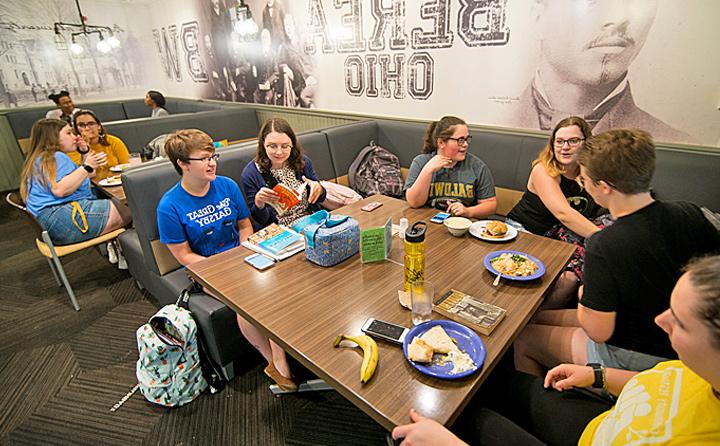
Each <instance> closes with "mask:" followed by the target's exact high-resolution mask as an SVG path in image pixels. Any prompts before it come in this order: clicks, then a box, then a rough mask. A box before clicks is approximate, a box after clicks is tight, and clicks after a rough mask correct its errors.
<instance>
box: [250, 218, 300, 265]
mask: <svg viewBox="0 0 720 446" xmlns="http://www.w3.org/2000/svg"><path fill="white" fill-rule="evenodd" d="M242 245H243V246H244V247H246V248H249V249H252V250H253V251H255V252H259V253H261V254H265V255H267V256H270V257H272V258H274V259H276V260H282V259H286V258H288V257H290V256H291V255H293V254H296V253H298V252H300V251H302V250H303V249H305V240H304V239H303V236H302V235H300V234H298V233H297V232H295V231H293V230H292V229H290V228H286V227H285V226H280V225H278V224H277V223H273V224H271V225H270V226H268V227H266V228H263V229H261V230H259V231H258V232H256V233H254V234H253V235H251V236H250V237H248V239H247V240H246V241H244V242H243V243H242Z"/></svg>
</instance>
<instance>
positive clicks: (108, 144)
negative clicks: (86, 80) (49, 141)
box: [69, 110, 130, 178]
mask: <svg viewBox="0 0 720 446" xmlns="http://www.w3.org/2000/svg"><path fill="white" fill-rule="evenodd" d="M74 127H75V133H76V134H78V135H80V136H82V138H83V139H84V140H85V142H86V143H87V146H88V147H87V148H85V149H82V150H81V149H78V151H77V152H74V153H70V154H69V156H70V159H71V160H73V162H75V164H78V165H79V164H80V163H82V159H83V156H85V155H86V154H87V153H88V152H94V153H104V154H105V155H106V156H107V164H106V165H105V166H103V167H102V168H101V169H100V170H99V171H98V172H97V175H98V177H99V178H103V177H105V176H107V174H108V172H109V170H108V169H109V168H110V167H113V166H117V165H118V164H125V163H127V162H128V160H129V159H130V153H129V152H128V149H127V147H126V146H125V143H124V142H122V140H121V139H120V138H118V137H115V136H112V135H108V134H107V133H105V128H104V127H103V125H102V123H101V122H100V119H98V117H97V116H96V115H95V113H93V112H92V111H90V110H80V111H79V112H77V113H76V114H75V120H74Z"/></svg>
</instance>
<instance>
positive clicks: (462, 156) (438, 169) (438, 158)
mask: <svg viewBox="0 0 720 446" xmlns="http://www.w3.org/2000/svg"><path fill="white" fill-rule="evenodd" d="M471 140H472V136H470V134H469V131H468V127H467V124H465V121H463V120H462V119H460V118H456V117H455V116H444V117H443V118H442V119H440V120H439V121H437V122H432V123H430V125H428V128H427V130H426V132H425V141H424V145H423V148H422V154H420V155H418V156H416V157H415V159H414V160H413V161H412V164H411V165H410V171H409V172H408V177H407V180H406V181H405V187H404V190H405V199H406V200H407V202H408V204H410V206H412V207H414V208H418V207H421V206H432V207H435V208H438V209H442V210H446V209H447V211H448V212H450V213H451V214H453V215H458V216H461V217H472V218H483V217H487V216H488V215H490V214H493V213H495V207H496V201H495V183H494V182H493V178H492V174H491V173H490V169H489V168H488V167H487V166H486V165H485V163H484V162H482V160H480V158H478V157H476V156H475V155H473V154H471V153H468V149H470V141H471Z"/></svg>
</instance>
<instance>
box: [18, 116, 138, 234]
mask: <svg viewBox="0 0 720 446" xmlns="http://www.w3.org/2000/svg"><path fill="white" fill-rule="evenodd" d="M30 146H31V150H30V153H29V154H28V156H27V158H26V159H25V163H24V164H23V168H22V171H21V173H20V195H21V196H22V198H23V200H24V201H25V203H26V205H27V209H28V211H30V213H31V214H33V215H34V216H35V217H36V218H37V220H38V221H39V222H40V224H41V225H42V226H43V228H45V229H46V230H47V231H48V234H50V238H51V239H52V241H53V243H55V244H58V245H68V244H72V243H79V242H83V241H85V240H90V239H92V238H95V237H98V236H100V235H102V234H106V233H108V232H112V231H114V230H116V229H119V228H121V227H123V226H126V225H127V224H129V223H130V221H131V217H130V211H129V209H128V208H126V207H125V206H122V205H116V204H114V203H113V202H111V201H110V200H100V199H97V198H96V197H95V195H93V193H92V191H91V190H90V180H89V179H88V178H89V177H90V176H91V175H92V173H93V172H94V170H95V169H97V168H99V167H100V166H102V165H103V164H104V163H105V156H104V155H103V154H101V153H92V152H91V153H89V154H88V155H87V156H86V157H85V159H84V162H83V164H82V165H80V166H78V165H76V164H74V163H73V162H72V161H71V160H70V158H69V157H68V155H69V154H70V153H75V151H76V150H78V149H79V148H80V147H85V146H87V143H86V142H85V141H83V139H82V138H80V137H79V136H77V135H74V134H73V132H72V128H71V127H70V125H69V124H68V123H67V122H65V121H62V120H60V119H41V120H39V121H38V122H36V123H35V125H33V128H32V132H31V138H30Z"/></svg>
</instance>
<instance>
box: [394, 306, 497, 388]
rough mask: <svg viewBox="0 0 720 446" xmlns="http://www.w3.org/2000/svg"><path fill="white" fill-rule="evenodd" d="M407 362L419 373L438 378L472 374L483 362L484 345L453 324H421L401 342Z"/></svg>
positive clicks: (439, 322)
mask: <svg viewBox="0 0 720 446" xmlns="http://www.w3.org/2000/svg"><path fill="white" fill-rule="evenodd" d="M403 352H404V353H405V358H407V360H408V362H409V363H410V364H411V365H412V366H413V367H415V368H416V369H417V370H419V371H420V372H422V373H424V374H426V375H429V376H433V377H435V378H442V379H456V378H462V377H464V376H468V375H472V374H473V373H475V372H476V371H477V370H478V369H479V368H480V367H482V365H483V362H485V344H483V342H482V339H480V336H478V334H477V333H475V332H474V331H473V330H471V329H469V328H468V327H466V326H464V325H462V324H459V323H457V322H454V321H446V320H437V321H428V322H423V323H422V324H420V325H416V326H415V327H413V328H411V329H410V331H409V332H408V334H407V335H406V336H405V341H404V342H403Z"/></svg>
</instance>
